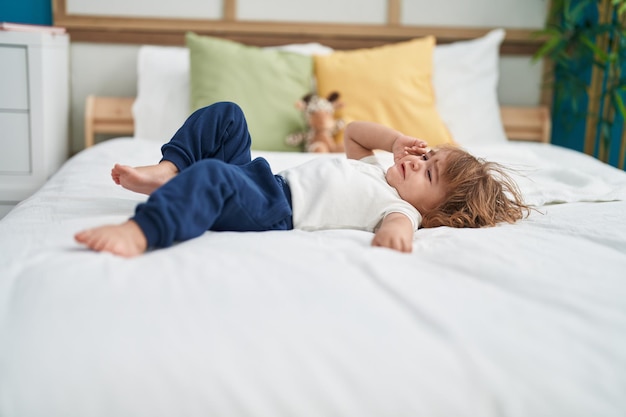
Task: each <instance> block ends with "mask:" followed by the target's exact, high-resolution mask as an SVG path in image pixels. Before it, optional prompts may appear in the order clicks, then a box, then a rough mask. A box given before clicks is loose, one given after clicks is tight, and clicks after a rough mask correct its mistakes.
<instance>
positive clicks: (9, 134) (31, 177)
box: [0, 31, 69, 217]
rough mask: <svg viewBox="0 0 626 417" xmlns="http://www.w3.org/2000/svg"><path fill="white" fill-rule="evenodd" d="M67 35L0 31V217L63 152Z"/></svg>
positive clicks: (65, 141)
mask: <svg viewBox="0 0 626 417" xmlns="http://www.w3.org/2000/svg"><path fill="white" fill-rule="evenodd" d="M68 51H69V37H68V36H67V35H66V34H62V35H59V34H50V33H40V32H14V31H0V63H1V64H0V217H2V216H4V215H5V214H6V213H7V212H8V211H9V210H10V209H11V208H12V207H13V206H14V205H15V204H17V203H18V202H20V201H21V200H23V199H25V198H26V197H28V196H29V195H31V194H32V193H33V192H35V191H36V190H37V189H38V188H39V187H41V186H42V185H43V183H44V182H45V181H46V179H47V178H48V177H49V176H50V175H52V174H53V173H54V172H55V171H56V170H57V169H59V167H60V166H61V164H62V163H63V162H64V161H65V160H66V159H67V157H68V142H69V138H68V126H69V52H68Z"/></svg>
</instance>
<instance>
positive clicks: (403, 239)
mask: <svg viewBox="0 0 626 417" xmlns="http://www.w3.org/2000/svg"><path fill="white" fill-rule="evenodd" d="M372 246H382V247H385V248H389V249H395V250H397V251H400V252H411V251H412V250H413V223H412V222H411V220H409V218H408V217H407V216H405V215H404V214H402V213H389V214H388V215H386V216H385V217H384V218H383V221H382V223H381V224H380V227H379V228H378V230H376V233H375V234H374V239H372Z"/></svg>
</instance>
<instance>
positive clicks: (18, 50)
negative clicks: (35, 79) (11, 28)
mask: <svg viewBox="0 0 626 417" xmlns="http://www.w3.org/2000/svg"><path fill="white" fill-rule="evenodd" d="M27 52H28V51H27V49H26V47H25V46H10V45H3V44H1V43H0V62H2V68H1V70H0V71H1V72H2V75H1V76H0V111H1V110H7V109H10V110H28V108H29V106H28V54H27Z"/></svg>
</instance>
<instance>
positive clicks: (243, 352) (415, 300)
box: [0, 35, 626, 417]
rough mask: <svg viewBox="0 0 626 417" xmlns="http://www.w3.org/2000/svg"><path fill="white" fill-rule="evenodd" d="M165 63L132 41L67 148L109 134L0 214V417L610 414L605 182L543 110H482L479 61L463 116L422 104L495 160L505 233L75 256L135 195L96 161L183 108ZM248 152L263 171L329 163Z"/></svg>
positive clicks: (612, 364) (225, 244)
mask: <svg viewBox="0 0 626 417" xmlns="http://www.w3.org/2000/svg"><path fill="white" fill-rule="evenodd" d="M493 36H495V38H498V37H499V39H500V40H501V36H500V35H493ZM489 39H491V38H489ZM481 41H482V40H481ZM485 42H486V41H485ZM498 42H499V41H498ZM498 42H495V44H494V41H493V39H491V41H490V42H488V43H489V45H491V46H490V48H489V50H490V51H491V52H490V53H491V54H493V53H494V51H496V53H497V45H498ZM478 44H480V45H482V43H481V42H478ZM470 45H474V46H475V45H476V43H473V44H467V45H466V44H463V45H461V44H459V45H451V46H454V48H450V49H447V51H448V52H450V51H452V52H450V55H451V56H449V57H448V59H454V60H458V53H459V51H458V50H459V49H460V50H466V49H468V48H469V46H470ZM494 45H495V46H494ZM299 48H301V47H299ZM311 48H313V49H314V50H315V51H317V52H318V53H321V52H320V49H319V48H320V46H319V45H314V46H311V45H308V46H307V47H306V48H305V49H307V51H309V52H308V53H311V52H310V51H311ZM437 48H438V47H437ZM455 48H456V49H455ZM494 48H495V49H494ZM455 51H456V52H455ZM327 52H328V51H327ZM186 53H187V52H185V50H184V48H160V47H146V48H145V49H144V50H143V51H142V53H140V59H139V63H138V66H139V91H138V96H137V97H136V98H131V99H128V98H127V99H123V98H121V99H118V98H102V97H94V98H92V99H90V101H89V104H88V106H89V108H88V110H87V115H88V120H87V124H86V126H87V129H88V135H87V137H88V138H89V137H90V135H93V134H98V133H102V132H114V133H117V134H119V135H120V137H116V138H114V139H112V140H106V141H100V142H98V143H96V144H95V145H93V146H88V147H87V148H86V149H85V150H83V151H81V152H80V153H78V154H77V155H75V156H73V157H72V158H71V159H70V160H69V161H68V162H67V163H66V164H65V165H64V166H63V167H62V168H61V169H60V170H59V171H58V172H57V173H56V174H55V175H54V176H53V177H52V178H50V180H49V181H48V182H47V183H46V184H45V185H44V186H43V187H42V188H41V189H40V190H39V191H38V192H37V193H35V194H34V195H33V196H32V197H30V198H28V199H27V200H25V201H23V202H22V203H21V204H19V205H18V206H17V207H16V208H15V209H14V210H13V211H11V212H10V213H9V214H8V215H7V216H6V217H5V218H4V219H2V220H1V221H0V306H1V309H0V415H2V416H6V417H14V416H44V415H45V416H50V417H52V416H63V417H69V416H81V417H83V416H229V417H234V416H298V417H300V416H359V417H367V416H394V417H396V416H397V417H400V416H412V417H413V416H428V417H434V416H482V417H489V416H524V417H525V416H533V417H538V416H550V417H555V416H568V417H572V416H603V417H610V416H624V415H625V413H626V395H624V394H625V393H626V303H625V302H624V300H626V280H625V277H626V216H624V213H625V212H626V173H624V172H623V171H620V170H618V169H616V168H613V167H611V166H608V165H606V164H603V163H601V162H599V161H598V160H596V159H593V158H591V157H589V156H587V155H584V154H581V153H578V152H575V151H572V150H568V149H564V148H560V147H557V146H554V145H550V144H549V143H546V142H547V138H548V136H549V117H547V112H546V109H545V108H514V107H506V106H497V107H496V108H495V111H494V107H493V103H494V100H495V92H494V91H493V89H495V86H494V84H493V77H494V75H497V74H494V71H495V70H494V69H493V62H492V61H490V62H492V63H491V65H492V68H491V72H490V75H489V80H485V79H484V78H485V74H484V72H483V73H482V75H480V77H482V78H481V79H483V81H485V82H487V81H488V82H489V83H490V84H489V83H488V86H491V87H485V85H484V84H481V85H482V87H481V88H482V90H480V91H481V94H482V95H481V96H480V97H481V100H478V99H476V100H475V101H474V102H475V103H479V102H480V103H481V105H480V106H479V105H478V104H476V105H475V106H474V107H473V108H472V109H471V110H472V111H479V110H484V111H485V114H484V115H482V116H480V117H481V119H478V120H482V121H483V123H480V125H478V124H477V123H475V120H473V123H471V122H472V120H471V119H470V121H469V122H470V123H469V124H468V121H467V120H466V119H463V117H462V116H463V115H464V114H463V113H464V112H463V111H461V112H459V110H458V109H455V107H454V104H455V103H458V101H459V100H460V99H459V98H458V97H457V98H456V99H455V100H453V101H452V102H451V103H449V104H450V106H451V107H449V108H448V109H447V110H446V109H443V108H440V109H439V110H440V113H441V114H442V118H443V119H446V123H447V124H448V126H449V127H450V126H452V125H455V123H456V125H455V126H456V127H455V130H456V131H457V132H459V129H461V130H466V131H465V134H466V135H467V136H466V137H463V139H457V141H458V142H459V144H460V145H461V146H464V147H465V148H466V149H468V150H469V151H471V152H472V153H474V154H475V155H477V156H480V157H484V158H487V159H489V160H495V161H498V162H501V163H503V164H506V165H507V166H510V167H513V168H514V169H515V173H514V175H515V178H516V180H517V181H518V184H519V186H520V188H521V190H522V193H523V195H524V197H525V199H526V202H527V203H529V204H532V205H534V206H535V207H536V210H534V211H532V212H531V213H530V215H529V217H528V218H526V219H524V220H522V221H520V222H518V223H516V224H501V225H498V226H496V227H493V228H485V229H452V228H447V227H441V228H434V229H422V230H419V231H418V232H416V235H415V239H414V249H413V252H412V253H410V254H402V253H398V252H394V251H391V250H387V249H382V248H374V247H371V246H370V241H371V239H372V235H371V234H370V233H367V232H363V231H349V230H328V231H320V232H304V231H298V230H294V231H289V232H262V233H232V232H219V233H218V232H206V233H205V234H204V235H202V236H201V237H199V238H197V239H194V240H191V241H187V242H184V243H179V244H176V245H175V246H173V247H171V248H168V249H165V250H156V251H150V252H148V253H147V254H145V255H144V256H140V257H137V258H133V259H123V258H119V257H116V256H113V255H109V254H101V253H95V252H92V251H90V250H88V249H86V248H84V247H82V246H80V245H78V244H76V243H75V242H74V240H73V234H74V233H75V232H76V231H78V230H81V229H84V228H88V227H92V226H95V225H99V224H103V223H117V222H121V221H123V220H125V219H126V218H128V217H129V215H131V214H132V212H133V210H134V207H135V205H136V204H137V203H139V202H141V201H143V200H144V199H145V197H144V196H142V195H139V194H135V193H132V192H130V191H127V190H124V189H121V188H119V187H117V186H115V184H113V183H112V182H111V180H110V177H109V171H110V168H111V166H112V165H113V164H114V163H115V162H123V163H126V164H130V165H144V164H149V163H153V162H154V161H156V160H158V158H159V156H160V152H159V148H160V145H161V144H162V143H163V140H164V137H165V136H167V135H168V134H170V133H171V132H169V131H168V129H172V128H174V127H175V126H176V124H177V123H179V122H180V117H182V116H181V115H184V110H181V115H178V116H176V115H175V113H176V111H178V110H179V109H172V107H171V104H172V103H177V102H184V100H186V99H187V98H188V97H182V98H181V97H172V96H171V95H168V94H169V93H171V91H169V90H168V92H163V89H165V88H166V87H168V86H172V85H184V84H185V83H189V82H190V81H189V79H188V78H186V77H188V75H187V73H188V71H189V69H188V68H187V67H185V66H184V62H186V61H185V60H184V59H183V60H180V55H181V54H182V55H184V54H186ZM294 53H302V54H305V53H306V52H302V51H300V52H294ZM329 53H332V51H331V52H329ZM164 54H165V55H164ZM164 56H167V57H168V58H167V59H165V60H164ZM176 56H178V58H175V57H176ZM477 57H478V58H476V59H482V58H480V57H482V55H480V54H478V55H477ZM444 58H445V57H444ZM483 58H484V57H483ZM155 59H156V60H157V61H158V62H161V63H162V65H144V64H148V63H150V62H152V61H151V60H155ZM439 59H442V58H441V56H440V57H439ZM483 61H484V59H483ZM173 62H178V63H180V64H181V65H182V67H181V68H178V69H176V68H174V67H175V65H173ZM170 64H172V65H170ZM142 65H144V66H142ZM146 68H149V69H151V70H153V71H156V70H159V69H161V70H164V69H167V70H168V71H169V72H168V71H164V72H166V73H167V74H163V73H159V74H157V73H155V72H151V73H146ZM439 68H442V67H439ZM435 71H437V70H435ZM173 74H175V75H173ZM435 75H436V76H441V73H439V74H435ZM448 75H449V74H448ZM464 75H468V74H467V73H464ZM181 76H182V78H181ZM457 76H458V74H457ZM162 77H166V78H165V79H166V80H169V81H167V82H165V81H164V79H163V78H162ZM167 77H169V78H167ZM172 77H174V78H172ZM444 78H445V77H444ZM452 78H454V77H452ZM435 81H436V79H435ZM435 81H434V82H435ZM439 82H440V83H439V84H436V83H435V86H434V88H435V93H436V94H439V95H440V94H442V93H443V91H445V90H446V84H445V82H441V79H440V80H439ZM477 82H478V81H477ZM151 83H152V84H151ZM176 83H178V84H176ZM155 85H156V86H160V87H155ZM463 85H464V86H466V87H467V88H470V87H471V86H475V85H476V83H469V82H468V83H464V84H463ZM159 88H160V89H159ZM157 90H158V91H161V93H162V94H161V96H156V95H155V94H156V93H155V91H157ZM180 90H181V89H176V91H180ZM458 90H459V88H458V87H457V88H455V89H451V90H450V94H452V93H454V92H459V91H458ZM487 93H489V94H487ZM467 94H468V95H469V96H472V97H474V98H476V97H477V96H475V95H472V94H473V93H472V91H467ZM483 96H487V97H483ZM438 98H439V96H438ZM483 98H484V100H483ZM444 101H445V99H444ZM161 102H163V103H166V104H167V103H169V104H170V107H168V106H167V105H166V106H165V108H166V109H167V112H164V111H163V108H162V107H159V103H161ZM148 104H150V105H151V106H148ZM438 104H441V100H438ZM466 104H467V103H466ZM142 106H144V107H142ZM465 111H466V112H469V110H468V107H467V105H466V106H465ZM444 113H445V116H444ZM477 128H479V129H491V130H489V131H479V132H476V135H474V136H472V135H469V133H470V132H469V131H467V129H470V130H471V129H474V130H475V129H477ZM494 129H495V131H494ZM450 130H453V129H452V128H450ZM133 132H134V134H133ZM502 134H504V135H505V137H504V138H496V137H499V135H500V136H501V135H502ZM460 135H462V133H461V134H460ZM455 137H456V138H460V137H461V136H455ZM472 138H473V140H472ZM513 139H515V140H513ZM88 140H89V139H88ZM281 140H282V139H281ZM88 145H92V142H91V140H89V143H88ZM280 146H282V143H281V145H280ZM254 155H255V156H263V157H265V158H267V159H268V160H269V161H270V163H271V164H272V167H273V168H274V169H275V170H276V171H277V172H278V171H280V170H282V169H283V168H286V167H289V166H292V165H294V164H299V163H302V162H304V161H306V160H309V159H310V158H333V157H341V156H338V155H328V154H326V155H316V154H310V153H303V152H297V151H295V150H292V151H281V150H272V149H255V150H254ZM379 156H380V158H381V159H382V160H383V161H384V162H385V163H388V164H389V163H391V159H390V156H389V154H386V153H382V152H381V153H379Z"/></svg>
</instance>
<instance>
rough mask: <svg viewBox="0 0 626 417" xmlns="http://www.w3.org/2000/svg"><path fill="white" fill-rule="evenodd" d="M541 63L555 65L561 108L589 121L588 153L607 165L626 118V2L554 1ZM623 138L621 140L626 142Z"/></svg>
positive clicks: (543, 32)
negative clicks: (617, 135)
mask: <svg viewBox="0 0 626 417" xmlns="http://www.w3.org/2000/svg"><path fill="white" fill-rule="evenodd" d="M536 35H537V36H540V37H542V38H543V39H545V41H544V42H543V44H542V46H541V47H540V48H539V50H538V51H537V52H536V53H535V56H534V58H535V60H539V59H541V58H544V59H545V58H547V59H548V60H550V61H552V63H553V64H554V73H553V75H554V76H553V77H552V78H553V82H552V83H551V85H552V88H553V90H554V96H553V97H554V103H555V109H556V110H557V111H558V109H559V106H563V105H567V106H569V111H570V113H571V114H572V115H573V116H574V118H579V119H584V120H585V121H586V134H585V146H584V151H585V152H586V153H588V154H592V155H595V156H597V157H598V158H599V159H601V160H603V161H605V162H607V161H608V158H609V150H610V149H611V150H613V149H616V148H619V154H620V156H621V159H619V161H620V165H621V167H622V168H623V164H624V152H625V149H626V144H625V142H626V140H624V139H622V140H621V146H619V147H616V146H612V144H611V140H612V137H614V136H615V132H614V127H615V126H616V123H618V122H619V123H620V124H621V123H622V121H623V120H626V104H625V98H624V97H625V96H624V93H625V92H626V78H625V77H624V76H623V75H622V69H626V67H624V64H625V63H626V0H552V2H551V4H550V9H549V15H548V20H547V23H546V26H545V28H544V29H543V30H541V31H538V32H536ZM621 136H622V135H620V138H618V140H619V139H621Z"/></svg>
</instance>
